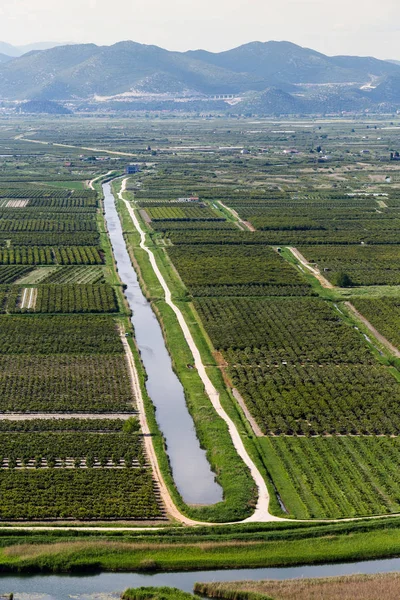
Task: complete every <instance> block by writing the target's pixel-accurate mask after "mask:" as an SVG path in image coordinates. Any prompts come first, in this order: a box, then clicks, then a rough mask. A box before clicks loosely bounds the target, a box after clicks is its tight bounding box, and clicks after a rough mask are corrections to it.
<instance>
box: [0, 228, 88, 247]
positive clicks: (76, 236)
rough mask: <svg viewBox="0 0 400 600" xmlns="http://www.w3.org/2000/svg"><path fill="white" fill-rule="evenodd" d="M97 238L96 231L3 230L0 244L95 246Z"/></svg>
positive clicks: (0, 235)
mask: <svg viewBox="0 0 400 600" xmlns="http://www.w3.org/2000/svg"><path fill="white" fill-rule="evenodd" d="M99 240H100V236H99V234H98V232H97V231H77V232H75V233H74V232H69V233H64V232H60V233H55V232H54V231H53V232H28V231H26V232H12V231H3V232H1V234H0V245H1V244H2V245H3V246H8V245H9V244H10V243H11V244H12V245H13V246H61V247H62V246H97V245H98V244H99ZM3 251H4V250H3Z"/></svg>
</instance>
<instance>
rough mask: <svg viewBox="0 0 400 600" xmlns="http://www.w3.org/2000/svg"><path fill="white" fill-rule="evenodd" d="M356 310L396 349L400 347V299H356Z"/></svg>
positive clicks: (354, 302)
mask: <svg viewBox="0 0 400 600" xmlns="http://www.w3.org/2000/svg"><path fill="white" fill-rule="evenodd" d="M353 304H354V306H355V307H356V309H357V310H358V311H359V312H360V313H361V314H362V315H363V316H364V317H365V318H366V319H367V320H368V321H369V322H370V323H371V324H372V325H374V327H375V328H376V329H378V331H379V332H380V333H381V334H382V335H383V336H384V337H386V338H387V339H388V340H389V341H390V342H391V343H392V344H394V345H395V346H396V347H400V297H399V298H385V297H382V298H379V299H378V298H355V299H354V301H353Z"/></svg>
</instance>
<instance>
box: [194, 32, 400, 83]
mask: <svg viewBox="0 0 400 600" xmlns="http://www.w3.org/2000/svg"><path fill="white" fill-rule="evenodd" d="M186 55H187V56H190V57H192V58H196V59H198V60H202V61H204V62H207V63H211V64H213V65H215V66H218V67H223V68H225V69H229V70H231V71H235V72H237V73H251V74H252V75H254V76H256V77H259V78H260V79H262V80H263V81H264V83H266V84H268V85H271V84H272V85H277V84H282V83H346V82H358V83H365V82H366V81H368V80H369V79H370V77H371V76H382V75H390V74H393V73H395V72H396V70H397V67H396V66H393V65H392V64H390V63H388V62H387V61H384V60H378V59H375V58H360V57H357V56H354V57H353V56H333V57H329V56H325V55H324V54H321V53H320V52H316V51H315V50H310V49H309V48H302V47H300V46H297V45H296V44H292V43H291V42H265V43H262V42H251V43H250V44H245V45H243V46H239V47H238V48H234V49H233V50H228V51H226V52H219V53H212V52H206V51H205V50H195V51H189V52H187V53H186Z"/></svg>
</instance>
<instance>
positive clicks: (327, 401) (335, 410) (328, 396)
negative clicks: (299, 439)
mask: <svg viewBox="0 0 400 600" xmlns="http://www.w3.org/2000/svg"><path fill="white" fill-rule="evenodd" d="M234 358H235V357H234V356H232V355H230V356H229V359H230V366H229V374H230V377H231V380H232V384H233V386H234V387H237V388H238V389H239V391H240V392H241V393H242V395H243V397H244V399H245V401H246V403H247V406H248V408H249V409H250V411H251V412H252V414H253V416H254V417H255V418H256V419H257V421H258V423H259V425H260V426H261V428H262V430H263V431H264V432H265V433H273V434H275V435H280V434H289V435H292V434H297V435H314V434H325V433H330V434H333V433H341V434H347V433H352V434H359V433H363V434H365V433H368V434H378V433H387V434H396V435H398V434H399V433H400V413H399V410H398V407H399V404H400V385H399V383H398V382H397V381H396V380H395V378H394V377H393V376H392V375H391V374H390V372H389V371H388V370H387V369H386V368H385V367H382V366H374V365H346V364H342V365H334V364H330V365H319V366H318V365H282V366H268V365H266V364H265V363H257V362H254V363H251V362H248V363H247V364H240V363H239V362H233V361H234ZM238 358H239V357H238Z"/></svg>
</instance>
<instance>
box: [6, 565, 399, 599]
mask: <svg viewBox="0 0 400 600" xmlns="http://www.w3.org/2000/svg"><path fill="white" fill-rule="evenodd" d="M399 570H400V558H390V559H384V560H370V561H364V562H356V563H340V564H329V565H316V566H303V567H280V568H266V569H227V570H218V571H196V572H186V571H185V572H182V573H157V574H155V575H145V574H141V573H101V574H99V575H90V576H88V575H84V576H77V575H0V593H7V592H8V593H10V592H13V593H14V598H15V599H16V600H67V599H68V600H70V598H77V599H79V600H89V599H90V600H116V599H117V598H119V597H120V594H121V593H122V592H123V591H124V590H125V589H126V588H128V587H140V586H164V585H165V586H170V587H176V588H179V589H181V590H183V591H185V592H192V591H193V586H194V584H195V583H196V582H197V581H199V582H206V581H245V580H254V581H257V580H260V579H294V578H300V577H334V576H339V575H354V574H356V573H366V574H373V573H390V572H392V571H399Z"/></svg>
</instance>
